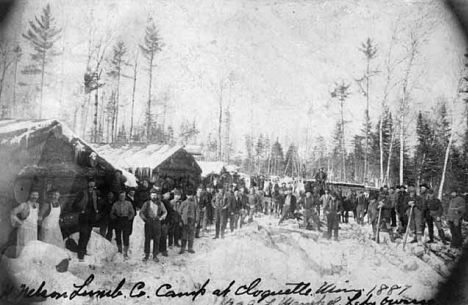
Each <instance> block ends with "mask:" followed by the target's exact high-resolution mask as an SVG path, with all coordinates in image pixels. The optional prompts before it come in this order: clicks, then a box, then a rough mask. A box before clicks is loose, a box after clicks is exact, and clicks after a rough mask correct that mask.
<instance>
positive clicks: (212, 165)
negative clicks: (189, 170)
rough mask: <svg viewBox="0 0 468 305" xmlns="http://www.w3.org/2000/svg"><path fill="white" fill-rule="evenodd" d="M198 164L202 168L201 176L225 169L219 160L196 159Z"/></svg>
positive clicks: (218, 172) (218, 173)
mask: <svg viewBox="0 0 468 305" xmlns="http://www.w3.org/2000/svg"><path fill="white" fill-rule="evenodd" d="M198 165H200V168H201V170H202V177H206V176H208V175H210V174H216V175H220V174H221V173H222V172H223V169H224V170H225V169H226V168H225V166H224V163H223V162H221V161H213V162H209V161H198Z"/></svg>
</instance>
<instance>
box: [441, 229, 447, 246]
mask: <svg viewBox="0 0 468 305" xmlns="http://www.w3.org/2000/svg"><path fill="white" fill-rule="evenodd" d="M439 237H440V240H441V241H442V244H444V245H446V244H447V240H446V238H445V233H444V230H442V229H440V230H439Z"/></svg>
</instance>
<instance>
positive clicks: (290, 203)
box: [278, 186, 297, 225]
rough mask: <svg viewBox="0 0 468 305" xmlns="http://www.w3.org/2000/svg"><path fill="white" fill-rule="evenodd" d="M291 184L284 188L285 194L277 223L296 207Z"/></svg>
mask: <svg viewBox="0 0 468 305" xmlns="http://www.w3.org/2000/svg"><path fill="white" fill-rule="evenodd" d="M292 190H293V188H292V186H289V187H288V188H287V189H286V196H285V198H284V206H283V211H282V213H281V218H280V220H279V222H278V225H279V224H281V223H282V222H283V221H284V220H285V219H286V217H288V215H289V213H290V212H291V213H293V212H294V210H295V208H296V201H297V200H296V197H295V196H294V195H293V194H292Z"/></svg>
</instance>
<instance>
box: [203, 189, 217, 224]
mask: <svg viewBox="0 0 468 305" xmlns="http://www.w3.org/2000/svg"><path fill="white" fill-rule="evenodd" d="M205 195H206V201H207V205H206V210H205V215H206V224H207V225H208V224H210V225H212V224H213V217H214V211H213V205H212V204H211V202H213V197H214V195H215V193H214V188H213V186H212V185H211V184H208V186H207V187H206V194H205ZM203 231H204V232H205V233H208V230H207V227H206V226H205V225H203Z"/></svg>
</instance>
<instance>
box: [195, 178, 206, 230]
mask: <svg viewBox="0 0 468 305" xmlns="http://www.w3.org/2000/svg"><path fill="white" fill-rule="evenodd" d="M194 199H195V204H196V205H197V219H196V220H195V222H196V224H195V238H200V230H201V229H202V228H204V229H206V226H207V221H208V219H207V218H206V217H205V212H206V207H207V205H208V201H207V198H206V196H205V194H203V186H202V185H199V186H198V189H197V194H196V196H195V198H194Z"/></svg>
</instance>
